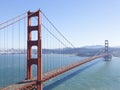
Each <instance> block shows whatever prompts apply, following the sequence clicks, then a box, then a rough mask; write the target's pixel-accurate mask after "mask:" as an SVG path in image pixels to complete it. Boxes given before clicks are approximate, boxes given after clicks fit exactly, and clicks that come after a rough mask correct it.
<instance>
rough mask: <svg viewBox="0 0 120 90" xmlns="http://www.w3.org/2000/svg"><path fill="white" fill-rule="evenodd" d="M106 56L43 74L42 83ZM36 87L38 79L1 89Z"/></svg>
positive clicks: (11, 89) (18, 89) (25, 89)
mask: <svg viewBox="0 0 120 90" xmlns="http://www.w3.org/2000/svg"><path fill="white" fill-rule="evenodd" d="M104 56H107V54H102V55H97V56H93V57H90V58H87V59H84V60H82V61H79V62H76V63H73V64H70V65H68V66H65V67H63V68H60V69H57V70H53V71H51V72H47V73H45V74H43V79H42V81H41V82H45V81H47V80H50V79H52V78H54V77H56V76H58V75H60V74H62V73H64V72H67V71H69V70H71V69H74V68H75V67H78V66H80V65H82V64H85V63H87V62H90V61H92V60H95V59H97V58H100V57H104ZM35 86H36V78H33V79H32V80H24V81H22V82H19V83H16V84H13V85H10V86H8V87H5V88H3V89H0V90H30V89H33V88H35Z"/></svg>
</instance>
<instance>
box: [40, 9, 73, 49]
mask: <svg viewBox="0 0 120 90" xmlns="http://www.w3.org/2000/svg"><path fill="white" fill-rule="evenodd" d="M41 12H42V11H41ZM42 14H43V16H44V17H45V18H46V20H47V21H48V22H49V23H50V24H51V25H52V26H53V28H54V29H55V30H56V31H57V32H58V33H59V34H60V35H61V36H62V37H63V38H64V39H65V40H66V41H67V42H68V43H69V44H70V45H71V46H72V47H73V48H75V46H74V45H73V44H72V43H71V42H70V41H69V40H68V39H67V38H66V37H65V36H64V35H63V34H62V33H61V32H60V31H59V30H58V29H57V28H56V27H55V25H54V24H53V23H52V22H51V21H50V20H49V19H48V17H47V16H46V15H45V14H44V13H43V12H42Z"/></svg>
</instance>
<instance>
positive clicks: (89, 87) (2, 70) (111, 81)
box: [0, 54, 120, 90]
mask: <svg viewBox="0 0 120 90" xmlns="http://www.w3.org/2000/svg"><path fill="white" fill-rule="evenodd" d="M62 57H63V58H62V59H61V56H60V55H57V54H55V55H49V54H46V55H43V65H44V66H43V68H44V70H43V71H44V72H47V71H51V70H54V69H55V68H59V67H60V66H61V65H60V64H59V60H63V61H62V64H63V65H68V64H71V63H74V62H77V61H79V60H83V59H85V58H87V57H79V56H74V55H64V56H62ZM26 60H27V58H26V55H22V54H14V55H11V54H8V55H0V87H1V88H2V87H5V86H7V85H10V84H13V83H16V82H19V81H22V80H24V79H25V78H26ZM47 60H48V61H47ZM49 62H54V63H53V64H52V65H51V64H50V63H49ZM46 63H47V66H45V64H46ZM49 64H50V65H49ZM119 70H120V58H118V57H113V58H112V60H111V61H104V58H99V59H96V60H94V61H92V62H89V63H86V64H84V65H81V66H79V67H77V68H75V69H73V70H70V71H68V72H66V73H64V74H62V75H60V76H58V77H56V78H54V79H51V80H49V81H48V82H45V83H44V90H120V72H119ZM33 75H34V76H36V66H33Z"/></svg>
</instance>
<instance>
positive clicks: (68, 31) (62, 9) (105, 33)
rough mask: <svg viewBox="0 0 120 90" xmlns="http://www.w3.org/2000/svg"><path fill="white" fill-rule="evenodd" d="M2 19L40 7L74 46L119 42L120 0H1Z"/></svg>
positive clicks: (0, 20)
mask: <svg viewBox="0 0 120 90" xmlns="http://www.w3.org/2000/svg"><path fill="white" fill-rule="evenodd" d="M0 7H1V8H0V22H3V21H5V20H8V19H10V18H12V17H15V16H17V15H19V14H21V13H24V12H26V11H28V10H31V11H36V10H38V9H39V8H40V9H41V10H42V11H43V12H44V13H45V14H46V16H47V17H48V18H49V19H50V20H51V21H52V22H53V23H54V25H55V26H56V27H57V28H58V29H59V30H60V32H62V33H63V34H64V36H66V37H67V39H68V40H70V41H71V42H72V43H73V45H74V46H76V47H81V46H87V45H99V44H100V45H104V40H105V39H108V40H109V42H110V46H120V39H119V37H120V0H1V3H0Z"/></svg>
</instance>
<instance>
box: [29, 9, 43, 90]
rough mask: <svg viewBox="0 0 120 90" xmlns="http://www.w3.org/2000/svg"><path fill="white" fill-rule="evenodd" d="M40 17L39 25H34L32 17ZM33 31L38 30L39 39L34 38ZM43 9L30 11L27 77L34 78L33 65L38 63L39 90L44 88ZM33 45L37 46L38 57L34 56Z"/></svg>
mask: <svg viewBox="0 0 120 90" xmlns="http://www.w3.org/2000/svg"><path fill="white" fill-rule="evenodd" d="M33 17H38V20H37V22H38V25H37V26H32V18H33ZM32 31H37V33H38V40H32ZM41 32H42V31H41V11H40V10H38V11H37V12H30V11H28V43H27V79H28V80H29V79H32V65H33V64H36V65H37V90H43V89H42V88H43V87H42V82H41V80H42V33H41ZM32 46H37V49H38V50H37V51H38V53H37V56H38V57H37V58H32Z"/></svg>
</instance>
